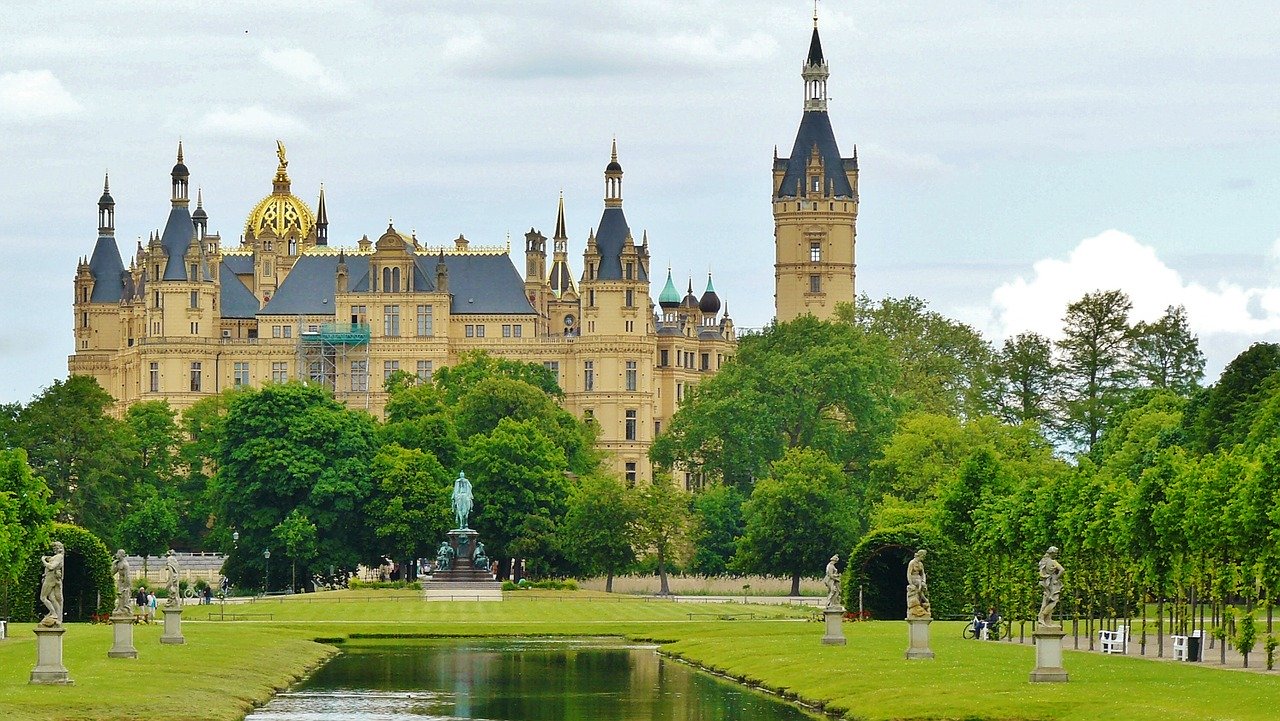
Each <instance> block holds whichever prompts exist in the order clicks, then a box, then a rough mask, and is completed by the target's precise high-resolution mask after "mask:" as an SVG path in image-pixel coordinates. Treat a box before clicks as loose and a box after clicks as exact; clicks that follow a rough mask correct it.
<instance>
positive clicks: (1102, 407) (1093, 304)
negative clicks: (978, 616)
mask: <svg viewBox="0 0 1280 721" xmlns="http://www.w3.org/2000/svg"><path fill="white" fill-rule="evenodd" d="M1132 309H1133V302H1132V301H1130V300H1129V296H1128V295H1126V294H1125V293H1123V292H1121V291H1118V290H1108V291H1097V292H1094V293H1086V294H1085V296H1084V297H1083V298H1081V299H1080V300H1078V301H1076V302H1074V303H1072V304H1070V305H1068V306H1067V315H1066V317H1065V318H1064V319H1063V324H1064V325H1063V329H1062V335H1063V337H1062V339H1061V340H1059V341H1058V352H1059V354H1060V355H1061V369H1062V375H1061V378H1062V382H1063V388H1064V391H1065V393H1064V403H1063V406H1064V412H1063V416H1062V418H1061V419H1060V421H1059V423H1058V424H1057V425H1058V427H1059V428H1060V429H1061V431H1062V433H1063V436H1064V439H1065V440H1067V441H1069V442H1071V443H1073V444H1075V445H1076V446H1077V447H1083V448H1084V449H1085V450H1089V449H1092V448H1093V444H1095V443H1097V442H1098V438H1099V436H1101V435H1102V431H1103V430H1104V429H1105V428H1106V423H1107V420H1108V418H1110V416H1111V412H1112V410H1114V409H1115V408H1116V406H1117V405H1119V404H1120V403H1121V402H1122V401H1123V400H1124V397H1125V395H1126V393H1127V392H1128V391H1129V390H1131V389H1132V388H1133V387H1134V379H1133V371H1132V368H1131V366H1130V358H1131V354H1132V340H1133V336H1132V334H1131V333H1130V330H1129V312H1130V311H1131V310H1132Z"/></svg>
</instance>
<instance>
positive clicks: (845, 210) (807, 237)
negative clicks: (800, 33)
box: [773, 12, 858, 321]
mask: <svg viewBox="0 0 1280 721" xmlns="http://www.w3.org/2000/svg"><path fill="white" fill-rule="evenodd" d="M800 74H801V77H802V78H803V79H804V114H803V116H802V117H801V120H800V129H799V130H798V131H797V132H796V140H795V145H793V146H792V149H791V155H790V156H789V157H786V158H780V157H777V151H774V156H775V157H774V159H773V188H774V192H773V222H774V243H775V246H776V248H775V251H776V254H775V261H774V308H775V317H776V318H777V320H778V321H788V320H792V319H794V318H797V317H799V316H802V315H814V316H817V317H818V318H830V317H831V316H832V315H833V314H834V313H835V309H836V304H837V303H852V302H853V299H854V276H855V272H856V266H855V263H854V246H855V243H856V240H857V232H856V225H857V220H858V153H857V149H856V148H855V150H854V154H853V157H852V158H842V157H841V156H840V149H839V147H838V146H837V145H836V137H835V133H834V132H833V131H832V129H831V119H830V118H829V117H828V116H827V78H828V76H829V75H830V71H829V70H828V68H827V61H826V58H825V57H824V56H823V54H822V41H821V39H820V38H819V37H818V17H817V14H816V12H815V14H814V18H813V36H812V39H811V40H810V42H809V55H808V57H807V58H806V59H805V64H804V67H803V69H802V70H801V73H800Z"/></svg>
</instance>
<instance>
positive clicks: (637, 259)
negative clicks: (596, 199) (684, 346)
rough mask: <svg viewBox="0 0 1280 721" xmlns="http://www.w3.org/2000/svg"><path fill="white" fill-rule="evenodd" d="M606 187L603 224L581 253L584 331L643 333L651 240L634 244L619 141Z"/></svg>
mask: <svg viewBox="0 0 1280 721" xmlns="http://www.w3.org/2000/svg"><path fill="white" fill-rule="evenodd" d="M604 187H605V193H604V212H603V213H602V214H601V216H600V227H599V228H598V229H597V231H595V232H593V233H592V234H591V235H589V236H588V237H587V249H586V252H584V253H583V265H584V268H583V277H582V283H581V289H582V290H581V293H582V300H583V301H584V303H583V305H582V333H583V335H587V334H600V335H616V334H634V333H639V334H642V335H643V334H644V333H645V332H647V329H648V318H647V317H646V316H647V314H648V312H649V309H648V304H649V301H648V295H649V262H648V261H649V249H648V246H647V244H645V245H641V246H637V245H636V243H635V239H634V238H633V237H632V235H631V228H630V227H628V225H627V217H626V216H625V215H624V214H623V212H622V165H621V164H620V163H618V141H617V140H614V141H613V149H612V151H611V153H610V158H609V164H608V165H607V166H606V167H605V171H604ZM646 240H647V239H646Z"/></svg>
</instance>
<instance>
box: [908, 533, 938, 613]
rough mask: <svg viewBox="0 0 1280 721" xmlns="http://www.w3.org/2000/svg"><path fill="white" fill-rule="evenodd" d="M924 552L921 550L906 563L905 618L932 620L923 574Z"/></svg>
mask: <svg viewBox="0 0 1280 721" xmlns="http://www.w3.org/2000/svg"><path fill="white" fill-rule="evenodd" d="M924 556H925V550H924V549H923V548H921V549H920V550H918V551H916V555H915V556H914V557H913V558H912V559H911V561H910V562H908V563H907V618H909V619H911V618H933V610H932V609H930V608H929V582H928V578H927V577H926V576H925V573H924Z"/></svg>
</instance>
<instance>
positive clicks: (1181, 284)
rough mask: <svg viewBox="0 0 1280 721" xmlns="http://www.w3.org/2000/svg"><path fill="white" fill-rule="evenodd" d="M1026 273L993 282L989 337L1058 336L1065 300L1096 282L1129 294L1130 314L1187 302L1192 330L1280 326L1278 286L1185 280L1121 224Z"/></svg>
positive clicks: (1260, 331)
mask: <svg viewBox="0 0 1280 721" xmlns="http://www.w3.org/2000/svg"><path fill="white" fill-rule="evenodd" d="M1033 271H1034V272H1033V275H1032V277H1031V278H1030V279H1027V278H1022V277H1019V278H1017V279H1016V280H1013V281H1011V282H1007V283H1004V284H1002V285H1001V286H999V287H998V288H996V289H995V291H994V292H993V293H992V294H991V306H990V311H989V316H988V319H987V326H988V330H989V331H990V332H991V335H992V336H993V337H995V338H1005V337H1008V336H1010V335H1013V334H1015V333H1020V332H1023V331H1035V332H1037V333H1041V334H1044V335H1046V336H1049V337H1051V338H1054V337H1058V336H1059V335H1060V334H1061V329H1062V317H1063V315H1064V314H1065V313H1066V308H1067V305H1068V304H1069V303H1072V302H1075V301H1076V300H1079V299H1080V298H1081V296H1083V295H1084V294H1085V293H1090V292H1093V291H1097V290H1113V289H1119V290H1123V291H1124V292H1125V293H1127V294H1128V295H1129V297H1130V298H1131V299H1132V300H1133V314H1132V316H1131V320H1132V321H1139V320H1154V319H1156V318H1158V317H1159V316H1160V315H1161V314H1162V313H1163V312H1164V309H1165V308H1166V307H1168V306H1170V305H1185V306H1186V308H1187V320H1188V323H1189V324H1190V326H1191V331H1192V332H1193V333H1196V334H1197V335H1199V336H1200V337H1201V339H1202V341H1204V340H1205V339H1206V338H1207V337H1210V336H1215V335H1248V336H1251V337H1253V338H1258V337H1259V336H1262V335H1264V334H1268V333H1275V332H1276V331H1280V287H1277V286H1265V287H1255V288H1246V287H1243V286H1241V285H1237V284H1234V283H1227V282H1221V283H1218V285H1217V286H1216V287H1212V288H1211V287H1207V286H1205V285H1203V284H1200V283H1195V282H1188V281H1186V280H1184V279H1183V277H1182V275H1181V274H1180V273H1179V272H1178V271H1176V270H1174V269H1173V268H1170V267H1169V266H1168V265H1166V264H1165V263H1164V261H1162V260H1161V259H1160V258H1159V257H1158V256H1157V254H1156V251H1155V249H1154V248H1153V247H1151V246H1149V245H1144V244H1143V243H1140V242H1138V240H1137V239H1135V238H1134V237H1133V236H1131V235H1129V234H1127V233H1123V232H1121V231H1119V230H1108V231H1106V232H1105V233H1102V234H1101V235H1098V236H1096V237H1093V238H1087V239H1085V240H1082V241H1080V244H1079V245H1077V246H1076V247H1075V248H1074V249H1073V250H1072V251H1071V253H1070V254H1068V256H1067V257H1066V258H1065V259H1060V258H1046V259H1044V260H1040V261H1037V262H1036V263H1035V264H1034V266H1033Z"/></svg>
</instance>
